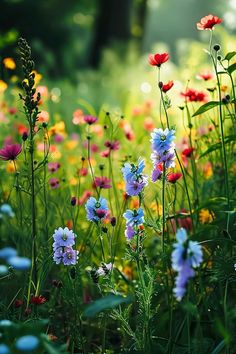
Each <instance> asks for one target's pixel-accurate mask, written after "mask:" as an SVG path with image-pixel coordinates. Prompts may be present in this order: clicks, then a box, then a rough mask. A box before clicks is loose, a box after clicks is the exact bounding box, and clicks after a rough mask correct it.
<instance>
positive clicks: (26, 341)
mask: <svg viewBox="0 0 236 354" xmlns="http://www.w3.org/2000/svg"><path fill="white" fill-rule="evenodd" d="M15 346H16V348H17V349H18V350H20V351H23V352H27V353H28V352H32V351H33V350H35V349H36V348H38V346H39V339H38V337H36V336H33V335H26V336H23V337H20V338H19V339H17V341H16V344H15Z"/></svg>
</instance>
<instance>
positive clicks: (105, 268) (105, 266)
mask: <svg viewBox="0 0 236 354" xmlns="http://www.w3.org/2000/svg"><path fill="white" fill-rule="evenodd" d="M111 270H112V263H102V265H101V267H99V268H98V270H97V274H98V275H99V276H106V275H108V274H109V273H110V272H111Z"/></svg>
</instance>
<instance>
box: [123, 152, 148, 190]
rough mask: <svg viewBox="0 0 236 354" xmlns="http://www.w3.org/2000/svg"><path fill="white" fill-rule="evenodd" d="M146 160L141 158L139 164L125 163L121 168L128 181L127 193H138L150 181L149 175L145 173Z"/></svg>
mask: <svg viewBox="0 0 236 354" xmlns="http://www.w3.org/2000/svg"><path fill="white" fill-rule="evenodd" d="M144 167H145V164H144V160H141V159H140V158H139V160H138V164H137V165H135V164H133V163H132V164H130V163H128V162H126V163H125V165H124V167H123V168H122V169H121V171H122V173H123V177H124V180H125V182H126V193H127V194H128V195H130V196H134V195H138V194H139V193H140V192H141V191H142V190H143V188H144V187H145V186H146V185H147V183H148V177H147V176H146V175H143V174H142V172H143V169H144Z"/></svg>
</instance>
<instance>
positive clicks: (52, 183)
mask: <svg viewBox="0 0 236 354" xmlns="http://www.w3.org/2000/svg"><path fill="white" fill-rule="evenodd" d="M59 182H60V181H59V179H58V178H56V177H53V178H50V180H49V181H48V183H49V184H50V186H51V188H52V189H56V188H59Z"/></svg>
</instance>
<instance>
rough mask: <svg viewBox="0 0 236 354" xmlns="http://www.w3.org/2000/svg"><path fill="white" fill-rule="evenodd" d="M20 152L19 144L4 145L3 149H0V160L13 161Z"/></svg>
mask: <svg viewBox="0 0 236 354" xmlns="http://www.w3.org/2000/svg"><path fill="white" fill-rule="evenodd" d="M21 150H22V148H21V145H20V144H12V145H6V146H4V148H2V149H0V159H2V160H5V161H8V160H12V161H13V160H15V159H16V158H17V156H18V155H19V154H20V153H21Z"/></svg>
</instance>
